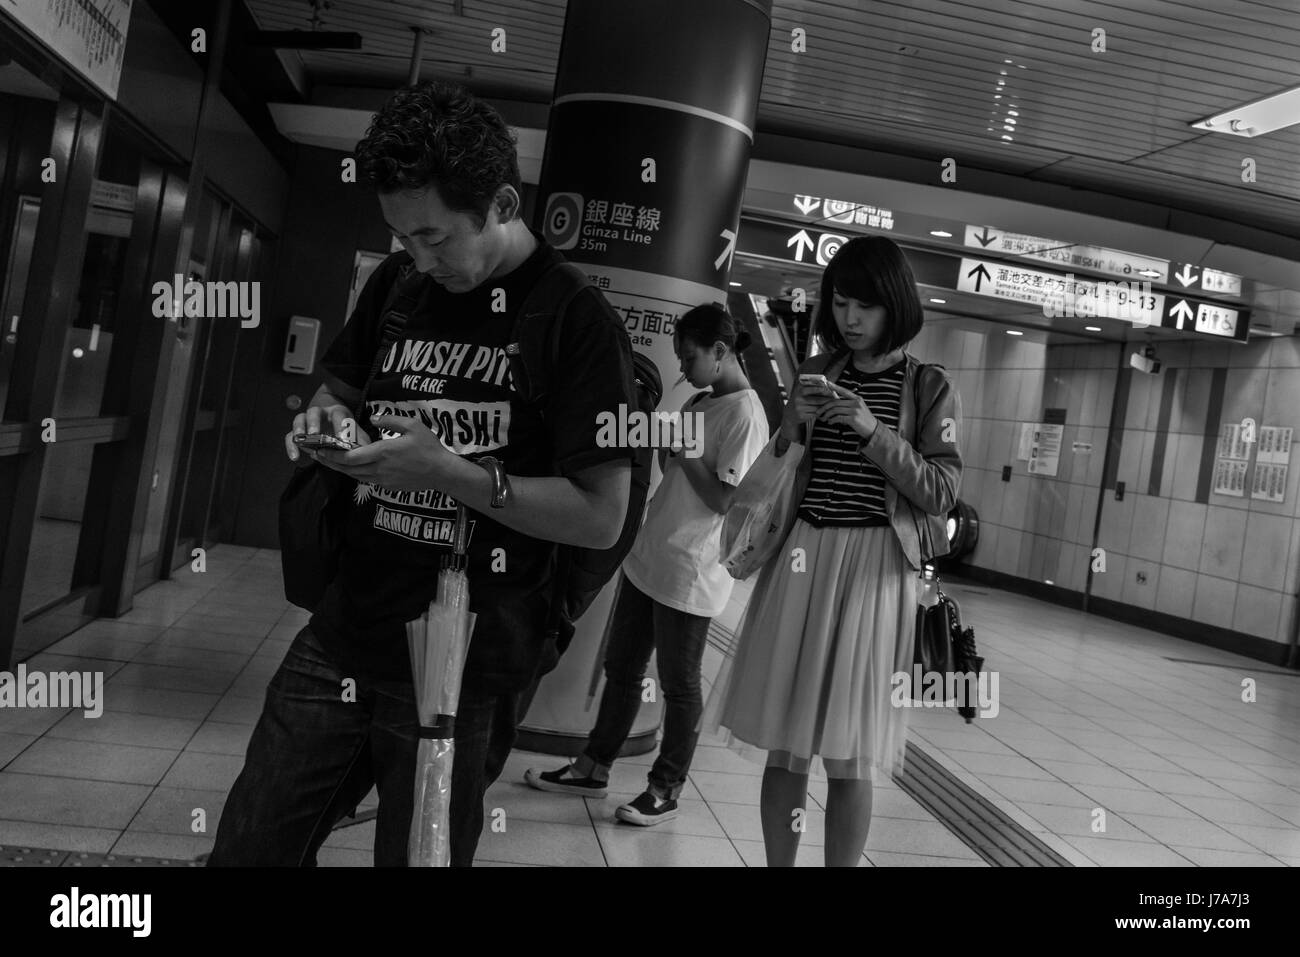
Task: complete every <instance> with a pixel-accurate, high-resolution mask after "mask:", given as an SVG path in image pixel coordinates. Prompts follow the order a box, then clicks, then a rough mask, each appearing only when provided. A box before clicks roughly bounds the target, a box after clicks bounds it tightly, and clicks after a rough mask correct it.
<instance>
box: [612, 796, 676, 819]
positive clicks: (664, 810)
mask: <svg viewBox="0 0 1300 957" xmlns="http://www.w3.org/2000/svg"><path fill="white" fill-rule="evenodd" d="M614 816H615V817H616V818H618V819H619V820H620V821H627V823H628V824H637V825H640V826H641V827H651V826H652V825H655V824H662V823H663V822H664V821H671V820H672V819H673V818H675V817H676V816H677V802H676V801H674V800H673V799H672V798H659V797H655V796H654V795H653V794H652V793H650V792H649V791H645V792H644V793H642V794H641V795H639V796H638V797H637V798H636V800H634V801H632V802H630V803H628V804H624V805H623V806H622V807H620V808H619V809H618V810H617V811H615V812H614Z"/></svg>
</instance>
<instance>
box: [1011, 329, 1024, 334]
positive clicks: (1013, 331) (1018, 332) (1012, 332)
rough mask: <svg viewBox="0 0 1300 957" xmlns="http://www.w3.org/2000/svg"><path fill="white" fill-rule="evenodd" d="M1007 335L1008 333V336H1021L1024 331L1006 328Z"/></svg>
mask: <svg viewBox="0 0 1300 957" xmlns="http://www.w3.org/2000/svg"><path fill="white" fill-rule="evenodd" d="M1007 335H1009V336H1023V335H1024V333H1023V332H1021V331H1020V330H1019V329H1008V330H1007Z"/></svg>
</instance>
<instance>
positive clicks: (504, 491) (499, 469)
mask: <svg viewBox="0 0 1300 957" xmlns="http://www.w3.org/2000/svg"><path fill="white" fill-rule="evenodd" d="M477 461H478V464H479V465H481V466H483V468H485V469H487V473H488V475H490V476H492V499H491V504H492V507H493V508H505V507H506V502H508V501H509V500H510V480H509V479H508V478H507V477H506V467H505V466H504V465H502V464H501V460H500V459H498V458H494V457H493V456H491V455H485V456H483V457H482V458H481V459H478V460H477Z"/></svg>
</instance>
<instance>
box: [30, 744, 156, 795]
mask: <svg viewBox="0 0 1300 957" xmlns="http://www.w3.org/2000/svg"><path fill="white" fill-rule="evenodd" d="M179 753H180V752H179V751H168V750H164V749H161V748H141V747H133V746H130V745H123V744H110V743H107V742H104V741H77V740H72V739H69V738H54V737H44V738H41V739H40V740H38V741H37V742H36V743H35V744H33V745H32V746H31V747H29V748H28V749H27V750H26V751H24V752H23V753H22V754H21V755H20V756H19V757H17V758H15V759H14V760H13V762H12V763H10V764H9V766H8V767H7V768H6V770H8V771H16V772H19V773H21V774H46V775H53V776H55V777H63V778H81V779H83V780H86V781H118V782H120V783H123V784H150V785H152V784H157V783H158V782H159V781H161V780H162V776H163V775H164V774H166V773H167V769H168V768H169V767H170V766H171V763H172V762H173V761H174V760H176V756H177V755H178V754H179Z"/></svg>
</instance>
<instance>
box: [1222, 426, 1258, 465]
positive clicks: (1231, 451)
mask: <svg viewBox="0 0 1300 957" xmlns="http://www.w3.org/2000/svg"><path fill="white" fill-rule="evenodd" d="M1245 434H1246V430H1245V429H1243V428H1242V427H1241V424H1240V423H1236V422H1234V423H1230V424H1228V425H1225V426H1223V428H1221V429H1220V430H1219V448H1218V451H1217V452H1216V457H1217V458H1221V459H1234V460H1236V459H1240V460H1242V461H1243V462H1244V461H1246V460H1247V459H1249V458H1250V443H1249V442H1247V441H1245V439H1244V436H1245Z"/></svg>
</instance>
